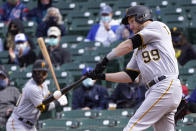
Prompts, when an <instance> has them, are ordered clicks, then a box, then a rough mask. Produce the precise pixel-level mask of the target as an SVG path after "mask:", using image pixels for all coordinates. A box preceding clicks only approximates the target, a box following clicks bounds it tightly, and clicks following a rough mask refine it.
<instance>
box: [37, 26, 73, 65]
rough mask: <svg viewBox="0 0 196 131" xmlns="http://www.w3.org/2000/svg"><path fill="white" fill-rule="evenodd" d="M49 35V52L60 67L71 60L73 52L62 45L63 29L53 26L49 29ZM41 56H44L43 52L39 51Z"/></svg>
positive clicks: (47, 41) (55, 63) (52, 59)
mask: <svg viewBox="0 0 196 131" xmlns="http://www.w3.org/2000/svg"><path fill="white" fill-rule="evenodd" d="M47 34H48V37H47V39H46V43H47V49H48V53H49V55H50V59H51V61H52V63H53V64H54V66H55V67H59V66H61V65H62V64H64V63H67V62H71V54H70V52H69V51H68V50H65V49H63V48H62V47H61V46H60V43H61V31H60V30H59V28H58V27H56V26H52V27H50V28H49V29H48V33H47ZM39 58H41V59H42V58H43V56H42V53H41V52H40V53H39Z"/></svg>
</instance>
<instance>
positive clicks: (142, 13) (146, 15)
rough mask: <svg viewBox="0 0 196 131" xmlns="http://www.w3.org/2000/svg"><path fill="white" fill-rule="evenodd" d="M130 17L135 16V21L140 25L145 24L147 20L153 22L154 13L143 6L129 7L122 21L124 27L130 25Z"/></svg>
mask: <svg viewBox="0 0 196 131" xmlns="http://www.w3.org/2000/svg"><path fill="white" fill-rule="evenodd" d="M129 16H135V21H136V22H138V23H140V24H143V23H144V22H145V21H147V20H152V13H151V11H150V9H149V8H147V7H145V6H142V5H137V6H133V7H129V8H128V9H127V10H126V15H125V16H124V18H123V19H122V21H121V23H122V24H124V25H127V24H129V23H128V17H129Z"/></svg>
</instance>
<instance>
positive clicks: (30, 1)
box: [22, 0, 37, 10]
mask: <svg viewBox="0 0 196 131" xmlns="http://www.w3.org/2000/svg"><path fill="white" fill-rule="evenodd" d="M22 2H23V3H24V4H25V5H26V6H27V8H28V9H29V10H31V9H33V8H35V7H37V0H22Z"/></svg>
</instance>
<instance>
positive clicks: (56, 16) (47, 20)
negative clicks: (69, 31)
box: [36, 7, 66, 37]
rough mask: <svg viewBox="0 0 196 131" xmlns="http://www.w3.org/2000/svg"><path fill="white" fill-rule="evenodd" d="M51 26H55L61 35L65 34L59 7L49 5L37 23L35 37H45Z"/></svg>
mask: <svg viewBox="0 0 196 131" xmlns="http://www.w3.org/2000/svg"><path fill="white" fill-rule="evenodd" d="M51 26H56V27H58V28H59V29H60V31H61V36H64V35H65V31H66V29H65V26H64V23H63V21H62V15H61V13H60V11H59V9H57V8H55V7H50V8H48V10H47V13H46V15H45V17H44V18H43V22H42V23H40V24H39V26H38V27H37V30H36V36H37V37H46V36H47V31H48V29H49V28H50V27H51Z"/></svg>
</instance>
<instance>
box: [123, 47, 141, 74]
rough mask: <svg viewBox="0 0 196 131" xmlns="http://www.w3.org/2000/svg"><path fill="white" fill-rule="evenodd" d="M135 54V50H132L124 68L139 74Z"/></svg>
mask: <svg viewBox="0 0 196 131" xmlns="http://www.w3.org/2000/svg"><path fill="white" fill-rule="evenodd" d="M136 53H137V49H136V50H134V53H133V56H132V58H131V60H130V61H129V63H128V64H127V66H126V70H133V71H137V72H140V71H139V67H138V64H137V61H136Z"/></svg>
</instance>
